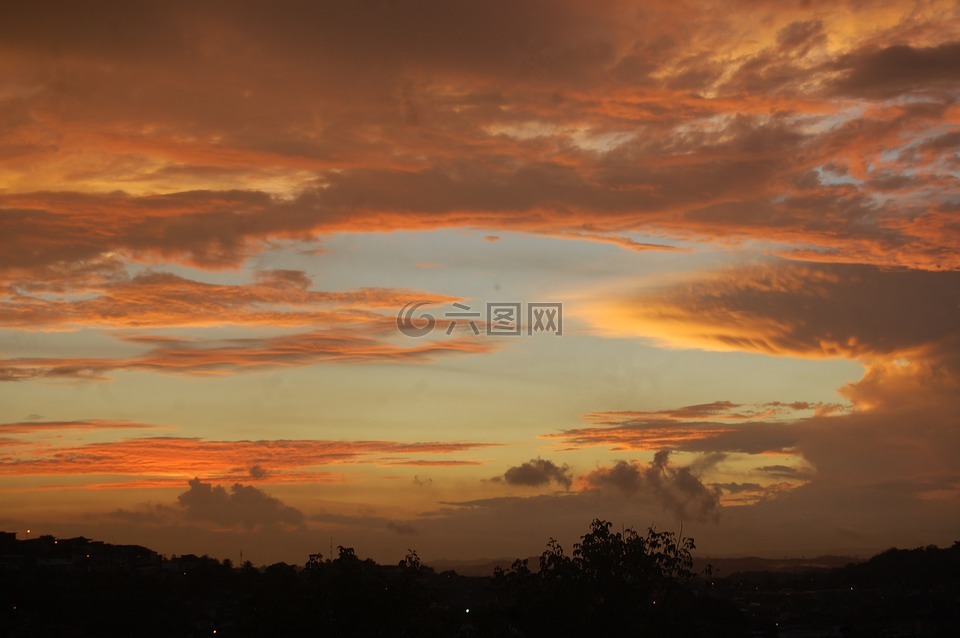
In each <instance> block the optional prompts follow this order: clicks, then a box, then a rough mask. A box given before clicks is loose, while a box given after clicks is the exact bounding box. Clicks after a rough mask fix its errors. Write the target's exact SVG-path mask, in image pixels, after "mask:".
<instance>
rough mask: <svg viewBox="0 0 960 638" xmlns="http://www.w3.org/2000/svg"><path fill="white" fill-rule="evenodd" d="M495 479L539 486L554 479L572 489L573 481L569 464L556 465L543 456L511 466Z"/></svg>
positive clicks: (510, 483) (511, 483)
mask: <svg viewBox="0 0 960 638" xmlns="http://www.w3.org/2000/svg"><path fill="white" fill-rule="evenodd" d="M493 480H494V481H503V482H505V483H507V484H508V485H522V486H528V487H539V486H541V485H547V484H548V483H550V482H551V481H553V482H555V483H557V484H558V485H562V486H564V487H565V488H567V489H570V485H571V483H572V482H573V479H572V477H571V474H570V467H569V466H568V465H566V464H564V465H562V466H561V465H556V464H555V463H553V461H549V460H547V459H541V458H536V459H530V460H529V461H527V462H526V463H522V464H520V465H517V466H514V467H511V468H509V469H508V470H507V471H506V472H504V473H503V476H502V477H501V476H497V477H494V479H493Z"/></svg>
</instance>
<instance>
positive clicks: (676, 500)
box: [584, 450, 720, 521]
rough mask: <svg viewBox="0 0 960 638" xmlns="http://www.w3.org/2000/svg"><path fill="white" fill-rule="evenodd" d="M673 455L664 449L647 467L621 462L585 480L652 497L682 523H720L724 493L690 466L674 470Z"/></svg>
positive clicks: (597, 484) (601, 469)
mask: <svg viewBox="0 0 960 638" xmlns="http://www.w3.org/2000/svg"><path fill="white" fill-rule="evenodd" d="M669 457H670V452H668V451H666V450H662V451H660V452H657V453H656V455H654V458H653V461H651V462H650V463H649V464H647V465H644V464H640V463H636V462H628V461H618V462H617V463H615V464H614V465H613V466H612V467H609V468H598V469H596V470H594V471H592V472H590V473H589V474H587V475H586V476H585V477H584V479H585V480H586V482H587V483H588V484H589V485H593V486H595V487H605V486H610V487H614V488H616V489H618V490H620V491H621V492H623V493H625V494H629V495H633V494H636V493H637V492H646V493H649V494H652V495H653V496H654V497H655V498H656V499H657V500H659V501H660V502H661V503H662V504H663V505H664V507H667V508H668V509H670V510H671V511H672V512H674V514H676V516H677V517H678V518H680V519H681V520H682V519H684V518H694V519H696V520H700V521H704V520H711V519H712V520H716V518H717V517H718V516H719V510H720V491H719V489H717V488H715V487H707V486H706V485H704V484H703V483H702V482H701V481H700V479H699V478H698V477H697V476H695V475H694V474H693V472H692V471H691V469H690V468H689V467H671V466H670V465H669Z"/></svg>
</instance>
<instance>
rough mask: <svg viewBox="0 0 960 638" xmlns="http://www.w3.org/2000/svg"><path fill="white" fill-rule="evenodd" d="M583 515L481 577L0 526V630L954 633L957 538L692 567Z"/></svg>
mask: <svg viewBox="0 0 960 638" xmlns="http://www.w3.org/2000/svg"><path fill="white" fill-rule="evenodd" d="M612 527H613V526H612V525H611V523H610V522H608V521H602V520H594V521H593V522H592V523H591V525H590V527H589V530H588V531H587V532H586V533H585V534H584V535H583V536H582V537H581V539H580V542H578V543H576V544H574V546H573V547H572V548H570V550H569V551H567V550H566V549H565V548H563V547H562V546H560V544H559V543H557V542H556V541H555V540H553V539H550V540H549V541H548V542H547V544H546V548H545V550H544V552H543V553H542V554H541V555H540V557H539V558H538V559H537V560H536V561H531V560H530V559H517V560H515V561H514V562H513V563H512V565H510V566H509V567H507V568H500V567H498V568H496V569H494V571H493V573H492V574H490V575H487V576H479V577H477V576H474V577H471V576H464V575H460V574H457V573H456V572H454V571H442V572H441V571H437V570H435V569H432V568H431V567H429V566H427V565H424V564H423V563H422V561H421V560H420V558H419V555H418V554H417V552H416V551H413V550H410V551H408V553H407V554H406V555H405V556H403V557H402V558H401V559H400V560H399V561H398V562H397V563H396V564H390V565H381V564H378V563H376V562H374V561H372V560H370V559H363V558H361V557H359V556H357V555H356V553H355V551H354V550H353V549H352V548H350V547H345V546H340V547H338V548H337V549H336V552H335V556H324V555H322V554H320V553H317V554H312V555H310V556H309V557H307V559H306V561H305V562H304V564H303V565H288V564H286V563H276V564H273V565H269V566H265V567H259V568H258V567H254V566H253V565H252V564H250V563H249V562H247V563H245V564H243V565H240V566H235V565H233V564H232V563H231V561H229V560H224V561H218V560H216V559H214V558H210V557H208V556H194V555H182V556H171V557H163V556H160V555H159V554H157V553H156V552H153V551H152V550H150V549H148V548H146V547H142V546H138V545H111V544H108V543H102V542H99V541H93V540H89V539H86V538H73V539H58V538H54V537H52V536H41V537H39V538H34V539H28V540H18V539H16V537H15V535H14V534H9V533H0V635H2V636H9V637H34V636H37V637H39V636H44V637H47V636H54V637H55V636H70V637H87V636H91V637H93V636H96V637H111V636H157V637H167V636H213V635H216V636H218V637H219V636H295V635H303V636H425V637H429V636H476V637H486V636H491V637H492V636H551V637H563V636H589V635H629V636H778V635H783V636H884V635H888V636H893V635H896V636H956V635H960V611H958V610H960V543H954V545H953V546H952V547H949V548H945V549H941V548H937V547H933V546H930V547H924V548H918V549H912V550H899V549H890V550H888V551H886V552H883V553H881V554H879V555H877V556H875V557H873V558H872V559H870V560H869V561H866V562H863V563H859V564H849V565H846V566H844V567H839V568H832V569H827V568H817V567H812V568H810V569H799V570H797V571H790V572H783V571H743V572H735V573H731V574H728V575H723V574H719V573H717V570H716V569H715V568H714V567H712V566H710V565H707V566H705V567H704V568H702V569H700V570H699V571H698V572H696V573H695V572H694V571H693V566H694V560H693V551H694V550H695V543H694V541H693V539H690V538H685V537H683V536H682V535H676V534H674V533H672V532H661V531H656V530H653V529H649V530H647V532H646V533H644V534H640V533H638V532H636V531H634V530H630V529H627V530H624V531H623V532H614V531H612Z"/></svg>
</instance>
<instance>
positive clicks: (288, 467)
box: [0, 437, 490, 485]
mask: <svg viewBox="0 0 960 638" xmlns="http://www.w3.org/2000/svg"><path fill="white" fill-rule="evenodd" d="M488 445H490V444H483V443H469V442H424V443H400V442H395V441H323V440H261V441H211V440H206V439H197V438H184V437H150V438H133V439H123V440H119V441H110V442H93V443H85V444H82V445H76V446H51V445H47V444H33V445H31V446H29V447H28V448H27V449H20V448H18V449H17V450H16V454H14V455H8V456H6V457H4V458H2V459H0V475H2V476H66V475H71V476H103V475H118V476H135V477H141V478H143V479H145V480H147V481H148V482H149V483H150V485H154V483H155V482H156V481H160V484H161V485H167V484H169V482H171V481H175V482H182V481H183V480H184V479H185V478H192V477H195V476H201V477H204V478H207V479H213V480H246V481H249V480H262V481H266V482H270V483H278V482H315V481H329V480H334V472H332V471H330V470H329V469H326V468H329V467H330V466H333V465H350V464H376V463H381V462H383V460H384V457H383V455H385V454H386V455H391V456H390V457H389V461H390V462H389V463H387V464H391V465H398V464H410V465H427V464H431V465H432V464H434V463H433V462H432V460H429V459H426V460H425V459H419V458H417V457H418V456H420V455H425V454H426V455H432V454H440V455H445V454H453V453H457V452H467V451H470V450H475V449H478V448H482V447H486V446H488ZM398 455H402V456H398ZM457 462H458V460H457V459H442V460H438V461H437V463H436V464H454V463H457ZM461 462H463V463H469V462H470V460H469V459H466V460H462V461H461Z"/></svg>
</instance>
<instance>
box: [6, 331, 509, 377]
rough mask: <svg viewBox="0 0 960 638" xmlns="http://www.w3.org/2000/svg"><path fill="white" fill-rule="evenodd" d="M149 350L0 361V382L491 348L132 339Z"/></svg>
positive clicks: (305, 337) (344, 339) (452, 342)
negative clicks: (126, 355)
mask: <svg viewBox="0 0 960 638" xmlns="http://www.w3.org/2000/svg"><path fill="white" fill-rule="evenodd" d="M126 340H128V341H132V342H140V343H148V344H151V345H154V346H155V347H154V348H152V349H150V350H148V351H147V352H146V353H144V354H142V355H139V356H136V357H130V358H115V359H110V358H92V357H90V358H79V357H76V358H54V357H50V358H39V357H32V358H28V357H24V358H19V359H2V360H0V381H27V380H31V379H51V378H68V379H106V378H107V375H108V373H109V372H111V371H150V372H163V373H175V374H196V375H216V374H229V373H237V372H244V371H252V370H264V369H269V368H278V367H297V366H306V365H314V364H317V363H358V362H363V361H405V360H429V359H432V358H435V357H438V356H446V355H451V354H472V353H486V352H491V351H493V350H494V349H496V347H497V344H496V343H493V342H490V341H489V340H487V341H484V340H481V339H469V338H466V339H448V340H439V341H417V342H415V343H414V344H413V345H410V346H409V347H401V346H398V345H394V344H392V343H389V342H387V341H383V340H377V339H373V338H368V337H361V336H355V335H351V334H349V333H342V332H332V331H329V332H328V331H321V330H318V331H313V332H306V333H298V334H293V335H282V336H278V337H263V338H246V339H218V340H208V341H190V340H184V339H174V338H170V337H149V336H132V337H127V338H126Z"/></svg>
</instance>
